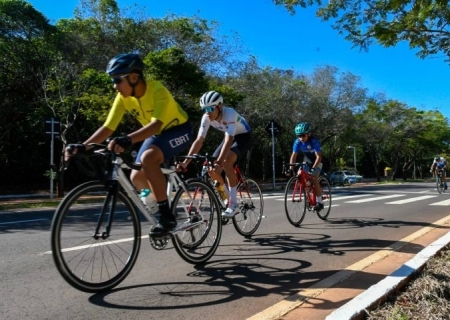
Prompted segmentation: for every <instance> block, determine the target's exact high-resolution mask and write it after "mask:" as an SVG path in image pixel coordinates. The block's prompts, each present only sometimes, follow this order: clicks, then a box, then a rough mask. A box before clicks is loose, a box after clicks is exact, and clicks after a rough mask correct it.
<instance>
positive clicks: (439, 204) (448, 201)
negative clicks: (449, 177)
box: [430, 200, 450, 206]
mask: <svg viewBox="0 0 450 320" xmlns="http://www.w3.org/2000/svg"><path fill="white" fill-rule="evenodd" d="M448 205H450V200H444V201H440V202H435V203H432V204H430V206H448Z"/></svg>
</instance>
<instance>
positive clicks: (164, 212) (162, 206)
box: [158, 200, 171, 217]
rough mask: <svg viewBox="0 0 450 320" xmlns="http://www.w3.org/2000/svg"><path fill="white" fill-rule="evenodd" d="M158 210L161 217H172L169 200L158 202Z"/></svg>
mask: <svg viewBox="0 0 450 320" xmlns="http://www.w3.org/2000/svg"><path fill="white" fill-rule="evenodd" d="M158 210H159V212H160V213H161V216H164V217H167V216H171V214H170V208H169V201H168V200H164V201H160V202H158Z"/></svg>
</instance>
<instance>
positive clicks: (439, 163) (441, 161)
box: [433, 157, 447, 169]
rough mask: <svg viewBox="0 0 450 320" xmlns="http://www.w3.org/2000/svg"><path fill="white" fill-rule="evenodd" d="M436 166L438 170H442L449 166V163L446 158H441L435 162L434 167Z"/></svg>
mask: <svg viewBox="0 0 450 320" xmlns="http://www.w3.org/2000/svg"><path fill="white" fill-rule="evenodd" d="M434 164H436V166H437V167H438V168H440V169H442V168H443V167H445V165H446V164H447V161H446V160H445V158H443V157H441V158H440V159H439V160H438V161H436V159H435V160H433V165H434Z"/></svg>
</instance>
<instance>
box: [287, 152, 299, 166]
mask: <svg viewBox="0 0 450 320" xmlns="http://www.w3.org/2000/svg"><path fill="white" fill-rule="evenodd" d="M297 155H298V152H292V154H291V159H290V160H289V163H290V164H293V163H295V162H296V161H297ZM291 169H293V168H292V167H291Z"/></svg>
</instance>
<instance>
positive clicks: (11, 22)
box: [0, 0, 450, 185]
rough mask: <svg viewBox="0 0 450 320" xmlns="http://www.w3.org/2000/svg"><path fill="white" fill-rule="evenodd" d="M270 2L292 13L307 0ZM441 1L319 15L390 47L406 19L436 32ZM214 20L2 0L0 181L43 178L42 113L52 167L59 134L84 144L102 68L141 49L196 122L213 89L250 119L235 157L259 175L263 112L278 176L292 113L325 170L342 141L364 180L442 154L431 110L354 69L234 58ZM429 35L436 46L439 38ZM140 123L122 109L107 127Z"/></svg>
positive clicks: (100, 108)
mask: <svg viewBox="0 0 450 320" xmlns="http://www.w3.org/2000/svg"><path fill="white" fill-rule="evenodd" d="M275 3H277V4H280V5H286V6H287V7H288V8H290V9H292V10H293V9H294V8H295V7H296V6H301V7H305V6H311V5H315V4H316V1H304V2H303V1H301V2H300V1H281V0H280V1H275ZM366 4H372V5H373V7H371V9H370V10H366V11H365V12H366V14H367V16H366V17H364V19H362V20H361V17H360V15H359V13H360V11H359V9H361V8H365V7H364V6H365V5H366ZM445 6H446V3H445V2H442V1H441V2H430V3H427V5H425V4H424V3H420V5H419V3H418V4H417V5H416V4H414V5H411V6H409V7H408V2H406V1H401V0H396V1H394V0H392V1H388V2H379V1H370V2H367V1H366V2H356V3H355V2H339V1H332V2H328V3H327V4H326V5H323V6H322V5H321V4H319V13H320V16H321V17H323V18H326V19H337V20H336V23H337V25H338V26H340V28H348V30H351V31H352V32H353V33H352V37H353V40H354V41H356V42H357V43H360V44H362V45H364V44H367V43H369V42H368V41H369V40H370V37H374V36H376V37H377V38H374V39H378V38H379V39H380V41H382V43H384V44H385V45H391V44H394V43H396V42H398V41H403V40H404V39H405V32H404V28H405V26H408V28H418V29H417V30H419V31H420V30H421V29H420V28H422V27H424V28H425V27H430V22H431V21H434V22H435V24H434V25H433V27H434V28H441V29H442V30H445V28H446V24H445V22H446V19H447V18H446V17H445V14H446V13H447V9H446V8H444V9H443V7H445ZM405 8H407V9H408V10H406V9H405ZM344 9H345V10H347V11H343V10H344ZM343 12H344V14H345V15H343V14H342V13H343ZM344 17H345V21H344V20H342V19H344ZM388 18H389V19H390V20H388ZM400 18H401V19H400ZM431 19H433V20H431ZM218 26H219V24H218V23H217V22H208V21H206V20H204V19H201V18H199V17H196V16H194V17H176V16H167V17H164V18H162V19H154V18H149V17H147V16H146V14H145V11H144V10H142V8H135V9H134V11H128V12H127V11H125V10H123V9H122V8H119V6H118V5H117V2H116V1H114V0H82V1H81V3H80V6H79V7H78V8H77V9H76V11H75V17H74V18H72V19H63V20H60V21H58V22H57V23H56V25H51V24H49V22H48V20H47V19H46V18H45V17H44V16H43V15H42V14H41V13H39V12H38V11H36V10H35V9H34V8H33V7H32V6H31V5H30V4H28V3H27V2H24V1H18V0H0V90H1V93H2V100H1V101H0V119H2V121H0V177H1V179H0V181H3V182H4V183H10V182H11V181H12V182H14V183H18V184H23V183H24V182H25V181H26V183H27V185H31V184H32V183H34V182H42V181H43V179H44V178H45V177H47V176H48V174H49V168H48V163H49V149H50V142H49V139H48V137H47V136H46V135H45V134H44V130H43V128H44V119H46V118H49V117H57V118H59V119H60V120H61V139H60V140H59V139H56V140H55V150H56V152H55V154H56V155H55V159H52V160H53V161H54V163H56V164H57V166H58V165H60V170H61V168H62V167H61V164H62V159H61V152H58V151H62V150H63V148H64V145H65V144H66V143H68V142H77V141H84V140H85V139H86V138H87V137H89V136H90V135H91V134H92V133H93V132H94V131H95V130H96V129H97V128H98V127H99V126H100V125H101V124H102V123H103V121H104V120H105V118H106V115H107V113H108V112H109V109H110V106H111V103H112V101H113V99H114V97H115V96H116V94H117V92H115V90H114V89H113V86H112V85H111V82H110V79H109V77H108V76H107V75H106V73H105V66H106V64H107V62H108V61H109V59H110V58H111V57H113V56H115V55H117V54H118V53H122V52H137V53H139V54H140V55H141V56H142V57H145V58H144V60H145V63H146V65H147V67H148V68H147V70H146V76H149V77H152V78H155V79H157V80H160V81H162V82H163V83H164V84H165V85H166V86H167V87H168V88H169V89H170V91H171V92H172V93H173V94H174V96H175V98H176V99H177V100H178V101H179V103H180V104H181V105H182V107H183V108H184V109H185V110H187V112H188V114H189V118H190V120H191V121H192V123H193V124H194V129H195V130H197V129H198V126H199V123H200V119H201V116H202V112H201V111H200V108H199V105H198V99H199V98H200V96H201V95H202V94H203V93H204V92H206V91H209V90H216V91H219V92H221V93H222V95H223V96H224V101H225V104H226V105H228V106H231V107H233V108H236V109H237V111H238V112H239V113H241V114H242V115H243V116H244V117H245V118H246V119H247V121H248V122H249V123H250V126H251V127H252V133H253V137H254V141H253V143H252V146H251V150H250V156H249V158H248V159H247V161H246V162H245V163H243V164H242V165H243V168H244V169H245V171H246V173H247V174H250V175H252V176H254V177H257V178H261V177H262V178H264V179H269V178H271V175H272V162H271V161H272V138H271V135H269V134H268V132H267V130H266V127H267V125H268V124H269V123H270V121H271V120H272V119H273V120H275V121H276V122H277V123H278V124H279V125H280V126H281V128H282V130H281V133H280V134H278V135H277V136H276V138H275V146H274V147H275V155H276V166H277V169H276V172H277V174H278V173H280V172H281V165H282V163H283V161H286V160H287V159H288V158H289V156H290V153H291V148H292V143H293V141H294V139H295V137H294V134H293V128H294V127H295V125H296V124H297V123H298V122H300V121H309V122H311V123H312V124H313V125H314V128H315V129H314V134H315V135H316V136H317V137H318V138H319V139H320V141H321V143H322V149H323V153H324V165H325V168H326V170H329V171H331V170H333V169H334V168H335V167H353V154H352V152H350V151H349V150H348V148H347V146H348V145H352V146H355V148H356V149H355V150H356V154H357V158H358V161H357V166H358V171H360V172H362V173H363V174H364V175H365V176H370V174H371V173H372V172H373V171H374V168H375V170H376V172H378V175H380V173H381V172H380V170H381V169H382V168H384V167H385V166H386V164H387V163H389V164H390V165H392V168H393V170H394V171H395V172H397V175H398V176H399V177H400V176H403V177H406V176H411V173H412V172H413V170H414V169H413V168H416V169H418V170H416V171H418V173H420V172H423V171H424V170H425V169H427V168H428V167H429V164H430V160H431V159H432V157H433V156H434V155H435V154H442V155H448V154H450V150H449V146H450V131H449V127H448V119H447V118H445V117H444V116H443V115H442V114H441V113H440V112H438V111H420V110H416V109H415V108H411V107H409V106H407V105H405V104H402V103H400V102H398V101H396V100H393V99H387V98H385V97H382V96H375V97H367V89H365V88H363V87H361V85H360V79H359V77H357V76H355V75H353V74H351V73H345V72H340V71H339V70H338V69H337V68H336V67H333V66H320V67H318V68H316V69H315V70H314V71H313V72H312V73H311V74H303V73H301V72H299V71H297V70H280V69H275V68H271V67H264V68H263V67H261V66H259V64H258V61H257V60H256V58H254V57H250V58H249V59H248V60H245V61H242V60H239V59H238V58H236V57H238V56H239V57H242V55H240V54H241V53H242V52H241V49H240V43H239V42H238V41H236V40H235V39H232V38H228V37H221V36H220V35H219V34H218V33H217V28H218ZM418 26H419V27H420V28H419V27H418ZM343 30H347V29H343ZM429 37H433V35H428V34H423V33H420V32H418V33H417V34H416V35H415V36H414V38H412V37H411V46H419V47H423V46H425V45H427V46H428V49H427V50H429V51H428V52H432V50H433V47H432V45H433V42H432V43H431V47H430V44H429V42H428V41H429V40H430V38H429ZM432 40H433V39H432ZM358 41H359V42H358ZM439 41H440V43H439V46H440V48H443V47H445V46H446V45H447V42H448V40H447V39H444V38H441V39H440V40H439ZM138 127H139V125H138V124H137V123H136V121H134V120H133V119H132V118H131V117H125V119H123V121H122V123H121V125H120V127H119V128H118V129H117V132H119V133H122V132H131V131H133V130H135V129H137V128H138ZM18 137H19V138H20V143H17V139H18ZM222 139H223V133H221V132H217V131H215V130H211V131H210V133H209V134H208V139H207V142H206V143H205V146H204V151H205V152H206V151H207V152H213V151H214V150H215V148H216V147H217V145H218V144H219V142H220V141H221V140H222ZM30 159H32V161H30ZM52 169H53V168H52ZM53 172H56V171H53ZM59 173H62V170H61V171H60V172H59ZM59 177H61V175H58V178H59ZM66 177H67V175H66ZM58 183H60V180H59V179H58ZM45 184H47V181H45Z"/></svg>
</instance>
